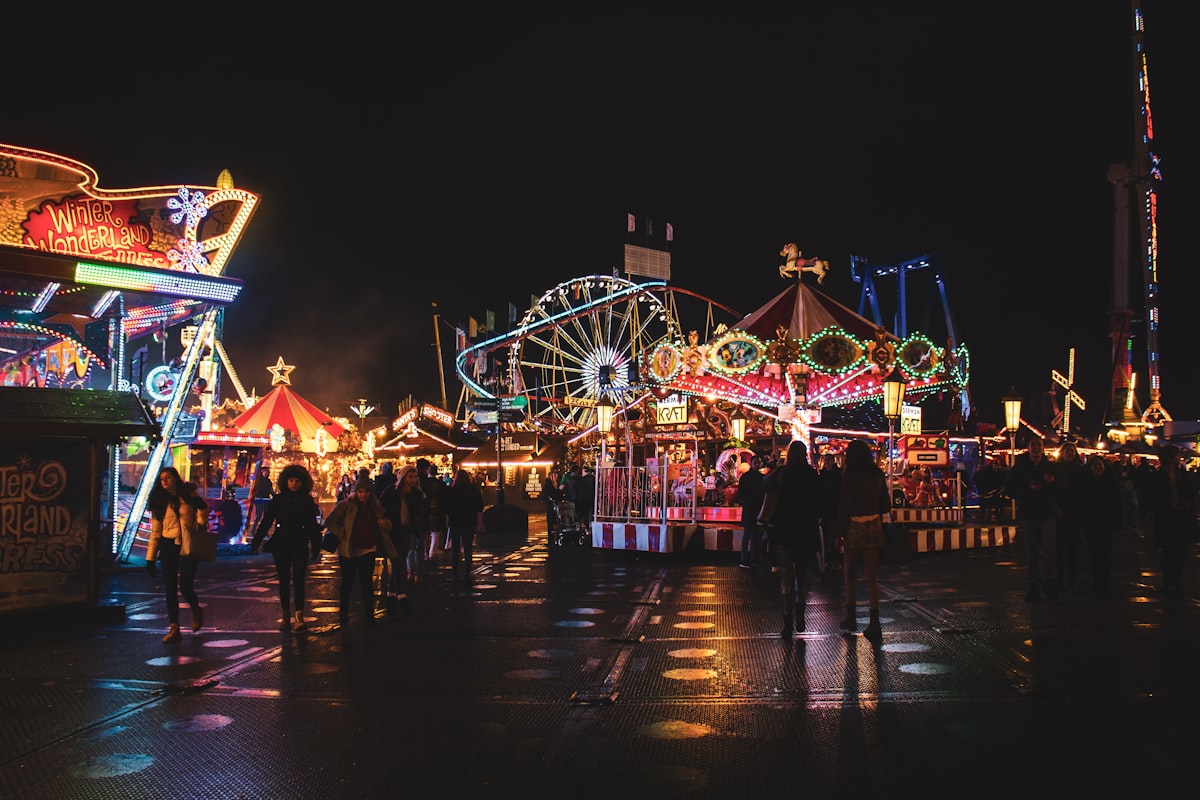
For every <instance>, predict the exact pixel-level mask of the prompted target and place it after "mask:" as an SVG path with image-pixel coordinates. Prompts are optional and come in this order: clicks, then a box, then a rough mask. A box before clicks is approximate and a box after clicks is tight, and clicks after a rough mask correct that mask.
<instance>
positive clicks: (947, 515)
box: [892, 508, 962, 522]
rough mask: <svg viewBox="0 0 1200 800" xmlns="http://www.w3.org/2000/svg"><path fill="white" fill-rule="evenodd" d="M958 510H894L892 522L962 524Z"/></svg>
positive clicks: (960, 512)
mask: <svg viewBox="0 0 1200 800" xmlns="http://www.w3.org/2000/svg"><path fill="white" fill-rule="evenodd" d="M961 521H962V511H961V510H959V509H957V508H893V509H892V522H961Z"/></svg>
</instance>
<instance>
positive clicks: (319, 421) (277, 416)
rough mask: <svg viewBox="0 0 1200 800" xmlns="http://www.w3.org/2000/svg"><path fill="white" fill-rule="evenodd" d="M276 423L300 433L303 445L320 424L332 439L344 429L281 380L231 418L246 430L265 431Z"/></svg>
mask: <svg viewBox="0 0 1200 800" xmlns="http://www.w3.org/2000/svg"><path fill="white" fill-rule="evenodd" d="M275 424H278V425H279V426H280V427H281V428H283V429H284V430H287V431H291V432H292V433H294V434H296V435H297V436H299V437H300V441H301V442H302V443H303V444H304V445H305V446H306V449H307V445H310V444H311V443H312V442H313V440H314V439H315V438H316V435H317V431H318V430H320V429H321V428H324V430H325V434H326V436H328V437H329V438H330V440H331V441H336V440H337V438H338V437H339V436H341V435H342V432H343V431H344V429H343V428H342V426H341V425H338V424H337V423H336V422H334V421H333V419H332V418H331V417H330V416H329V415H328V414H326V413H325V412H324V411H322V410H321V409H319V408H317V407H316V406H314V405H313V404H312V403H310V402H308V401H307V400H305V399H304V398H303V397H301V396H300V395H298V394H296V393H295V392H293V391H292V389H291V387H289V386H287V385H286V384H282V383H281V384H279V385H278V386H276V387H275V388H274V389H272V390H271V391H270V392H269V393H268V394H267V395H266V396H265V397H263V399H262V400H259V401H258V403H256V404H255V405H254V406H252V407H251V408H249V409H247V410H246V411H245V412H244V413H242V414H241V415H240V416H239V417H237V418H236V419H235V420H234V421H233V426H234V427H235V428H237V429H238V430H241V431H245V432H247V433H268V432H270V430H271V427H272V426H273V425H275Z"/></svg>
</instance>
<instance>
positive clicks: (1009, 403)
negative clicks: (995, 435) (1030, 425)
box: [1004, 386, 1021, 468]
mask: <svg viewBox="0 0 1200 800" xmlns="http://www.w3.org/2000/svg"><path fill="white" fill-rule="evenodd" d="M1004 427H1005V429H1006V430H1007V431H1008V466H1009V467H1010V468H1011V467H1012V465H1013V460H1014V459H1015V458H1016V452H1017V429H1018V428H1020V427H1021V396H1020V395H1019V394H1017V388H1016V387H1015V386H1012V387H1009V390H1008V394H1007V395H1005V396H1004Z"/></svg>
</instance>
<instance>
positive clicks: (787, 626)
mask: <svg viewBox="0 0 1200 800" xmlns="http://www.w3.org/2000/svg"><path fill="white" fill-rule="evenodd" d="M793 622H794V620H793V617H792V613H791V609H790V608H789V609H788V613H786V614H784V615H783V632H782V633H780V634H779V638H781V639H790V638H792V629H793V627H794V626H793Z"/></svg>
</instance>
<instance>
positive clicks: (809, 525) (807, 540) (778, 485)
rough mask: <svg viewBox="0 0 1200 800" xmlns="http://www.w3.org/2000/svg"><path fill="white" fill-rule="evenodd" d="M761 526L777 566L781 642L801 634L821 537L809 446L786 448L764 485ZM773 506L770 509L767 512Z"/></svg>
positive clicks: (816, 483) (817, 482) (818, 490)
mask: <svg viewBox="0 0 1200 800" xmlns="http://www.w3.org/2000/svg"><path fill="white" fill-rule="evenodd" d="M764 489H765V495H764V501H763V511H764V512H767V518H763V515H762V514H760V515H759V516H760V520H759V521H760V524H761V523H763V522H766V523H767V524H769V526H770V537H771V541H772V542H773V543H774V547H775V556H776V559H777V565H778V567H779V591H780V595H781V596H782V598H783V632H782V633H781V634H780V636H781V637H783V638H785V639H786V638H790V637H791V635H792V633H793V631H797V632H803V631H804V627H805V623H804V611H805V606H806V605H807V602H808V571H809V568H810V566H811V565H812V563H813V557H814V556H815V555H816V552H817V548H818V547H819V546H820V534H819V533H818V531H817V524H818V519H819V517H820V513H821V483H820V478H819V477H818V476H817V471H816V470H815V469H813V467H812V465H811V464H809V463H808V447H807V446H806V445H805V444H804V442H801V441H800V440H798V439H796V440H793V441H792V443H791V444H789V445H788V449H787V460H786V462H785V463H784V465H783V466H782V467H781V468H779V469H777V470H775V471H774V472H773V473H772V474H771V476H770V478H769V479H767V480H766V482H765V486H764ZM772 507H773V510H771V509H772Z"/></svg>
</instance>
